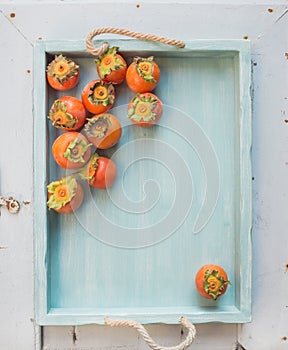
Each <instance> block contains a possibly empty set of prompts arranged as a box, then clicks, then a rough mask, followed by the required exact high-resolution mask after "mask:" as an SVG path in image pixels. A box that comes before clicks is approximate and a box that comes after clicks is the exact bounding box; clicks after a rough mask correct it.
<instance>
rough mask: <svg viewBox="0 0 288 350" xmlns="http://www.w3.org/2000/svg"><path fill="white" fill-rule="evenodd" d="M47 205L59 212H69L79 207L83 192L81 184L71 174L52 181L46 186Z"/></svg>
mask: <svg viewBox="0 0 288 350" xmlns="http://www.w3.org/2000/svg"><path fill="white" fill-rule="evenodd" d="M47 191H48V201H47V206H48V208H49V209H53V210H55V211H57V212H58V213H60V214H69V213H71V212H72V211H75V210H76V209H78V208H79V207H80V205H81V204H82V202H83V198H84V193H83V189H82V187H81V185H80V184H79V183H78V182H77V181H76V179H75V178H73V177H72V176H68V177H64V178H62V179H60V180H57V181H53V182H51V183H50V184H49V185H48V186H47Z"/></svg>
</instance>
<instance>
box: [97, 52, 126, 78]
mask: <svg viewBox="0 0 288 350" xmlns="http://www.w3.org/2000/svg"><path fill="white" fill-rule="evenodd" d="M117 51H118V47H117V46H113V47H112V48H111V49H109V50H108V51H107V52H106V53H105V54H103V55H101V56H99V58H98V59H96V60H95V63H96V69H97V72H98V75H99V77H100V79H101V80H102V81H104V82H106V83H110V82H111V83H113V84H120V83H122V82H123V80H124V79H125V76H126V70H127V63H126V61H125V60H124V58H123V57H122V56H121V55H120V54H119V53H117Z"/></svg>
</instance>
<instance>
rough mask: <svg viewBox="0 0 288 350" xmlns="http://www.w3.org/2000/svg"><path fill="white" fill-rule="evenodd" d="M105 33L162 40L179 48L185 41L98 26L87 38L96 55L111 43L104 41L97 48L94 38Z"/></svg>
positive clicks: (183, 45) (105, 49) (92, 51)
mask: <svg viewBox="0 0 288 350" xmlns="http://www.w3.org/2000/svg"><path fill="white" fill-rule="evenodd" d="M104 33H112V34H119V35H125V36H130V37H132V38H136V39H141V40H150V41H156V42H160V43H162V44H166V45H171V46H176V47H179V48H184V47H185V43H184V42H183V41H180V40H174V39H167V38H164V37H161V36H157V35H154V34H147V33H139V32H133V31H131V30H128V29H121V28H114V27H104V28H97V29H94V30H93V31H92V32H91V33H89V34H88V35H87V38H86V49H87V51H88V52H90V53H91V54H92V55H94V56H101V55H103V54H104V53H105V52H107V50H108V49H109V44H108V43H107V42H105V43H103V44H102V45H101V46H100V47H98V48H95V47H94V45H93V43H92V39H93V38H94V37H95V36H96V35H100V34H104Z"/></svg>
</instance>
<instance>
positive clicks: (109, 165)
mask: <svg viewBox="0 0 288 350" xmlns="http://www.w3.org/2000/svg"><path fill="white" fill-rule="evenodd" d="M116 175H117V168H116V165H115V163H114V162H113V161H112V160H111V159H109V158H106V157H101V156H99V155H98V154H97V153H95V154H94V155H93V156H92V157H91V159H90V161H89V163H88V165H87V177H88V183H89V185H90V186H92V187H95V188H100V189H104V188H108V187H111V186H112V185H113V183H114V181H115V179H116Z"/></svg>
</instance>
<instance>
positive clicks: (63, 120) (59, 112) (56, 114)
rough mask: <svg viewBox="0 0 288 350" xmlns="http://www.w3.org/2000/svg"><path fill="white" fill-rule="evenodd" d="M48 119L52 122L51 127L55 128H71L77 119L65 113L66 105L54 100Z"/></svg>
mask: <svg viewBox="0 0 288 350" xmlns="http://www.w3.org/2000/svg"><path fill="white" fill-rule="evenodd" d="M48 118H49V119H50V120H51V121H52V124H53V126H55V127H56V128H59V129H62V128H73V127H74V126H75V125H76V123H77V121H78V118H77V117H74V116H73V115H72V114H70V113H68V112H67V106H66V104H65V103H64V102H63V101H61V100H56V101H55V102H54V103H53V105H52V107H51V109H50V111H49V115H48Z"/></svg>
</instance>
